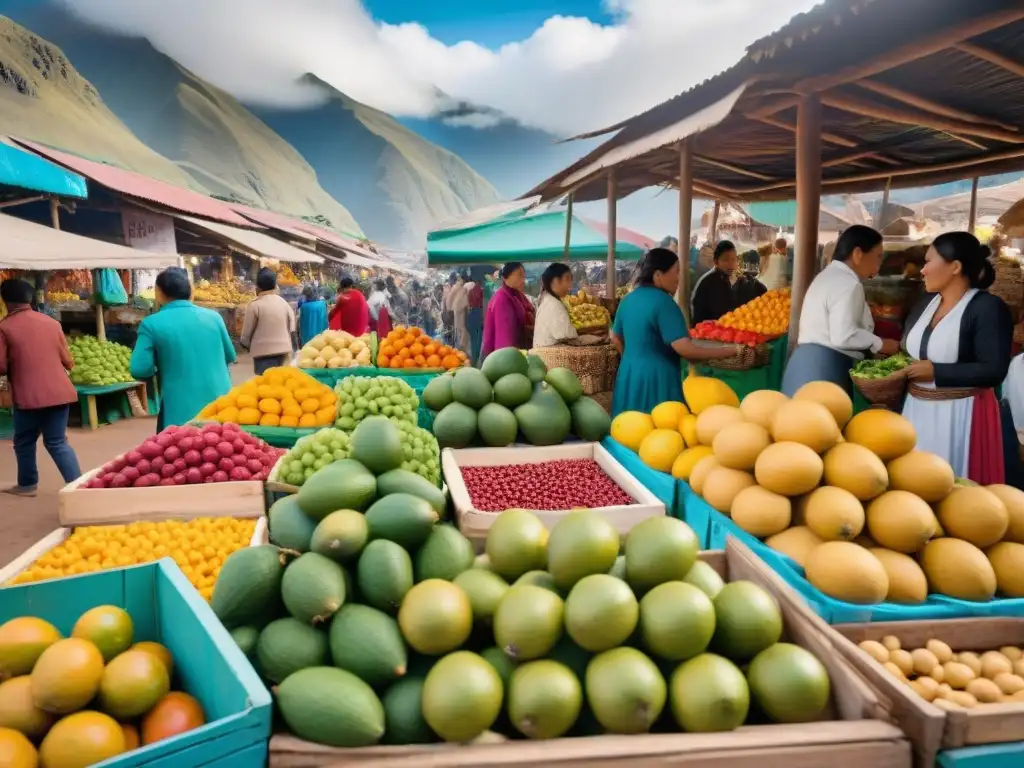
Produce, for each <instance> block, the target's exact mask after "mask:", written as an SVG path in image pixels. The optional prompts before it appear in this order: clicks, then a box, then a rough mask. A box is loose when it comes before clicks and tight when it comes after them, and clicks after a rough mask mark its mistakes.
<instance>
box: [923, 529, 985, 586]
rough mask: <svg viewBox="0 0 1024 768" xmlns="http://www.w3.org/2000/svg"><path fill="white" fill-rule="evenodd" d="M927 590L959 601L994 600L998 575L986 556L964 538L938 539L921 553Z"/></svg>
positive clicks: (931, 542) (929, 543)
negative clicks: (926, 579) (926, 578)
mask: <svg viewBox="0 0 1024 768" xmlns="http://www.w3.org/2000/svg"><path fill="white" fill-rule="evenodd" d="M920 561H921V568H923V569H924V575H925V576H927V577H928V590H929V591H930V592H937V593H938V594H940V595H946V596H948V597H955V598H958V599H960V600H978V601H984V600H991V599H992V596H993V595H995V593H996V572H995V570H994V569H993V568H992V563H990V562H989V561H988V558H987V557H985V553H984V552H982V551H981V550H980V549H978V548H977V547H976V546H974V545H973V544H971V543H970V542H967V541H963V540H962V539H951V538H945V539H935V540H934V541H930V542H928V544H927V545H926V546H925V548H924V550H922V552H921V558H920Z"/></svg>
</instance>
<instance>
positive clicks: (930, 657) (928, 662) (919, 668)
mask: <svg viewBox="0 0 1024 768" xmlns="http://www.w3.org/2000/svg"><path fill="white" fill-rule="evenodd" d="M910 660H911V661H912V662H913V664H914V672H916V673H917V674H919V675H927V674H928V673H929V672H931V671H932V670H933V669H935V667H937V666H938V665H939V660H938V659H937V658H936V657H935V654H934V653H932V652H931V651H929V650H927V649H926V648H918V649H917V650H915V651H911V652H910Z"/></svg>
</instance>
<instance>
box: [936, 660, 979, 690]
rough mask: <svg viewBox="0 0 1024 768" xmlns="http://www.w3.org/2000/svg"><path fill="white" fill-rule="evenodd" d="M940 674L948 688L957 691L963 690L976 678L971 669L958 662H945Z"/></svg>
mask: <svg viewBox="0 0 1024 768" xmlns="http://www.w3.org/2000/svg"><path fill="white" fill-rule="evenodd" d="M942 672H943V674H944V675H945V681H946V682H947V683H949V685H950V687H951V688H954V689H959V690H962V689H963V688H965V687H966V686H967V684H968V683H969V682H971V680H974V679H975V678H976V677H977V675H976V674H974V670H973V669H971V668H970V667H969V666H967V665H966V664H963V663H961V662H959V661H949V662H946V663H945V664H943V665H942Z"/></svg>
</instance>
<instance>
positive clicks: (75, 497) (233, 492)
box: [57, 468, 266, 528]
mask: <svg viewBox="0 0 1024 768" xmlns="http://www.w3.org/2000/svg"><path fill="white" fill-rule="evenodd" d="M99 471H100V468H96V469H92V470H90V471H88V472H86V473H85V474H84V475H82V476H81V477H80V478H78V479H77V480H75V481H73V482H71V483H68V484H67V485H66V486H65V487H64V488H62V489H61V491H60V492H59V493H58V494H57V504H58V514H59V517H60V524H61V525H63V526H65V527H67V528H76V527H78V526H80V525H106V524H117V523H133V522H142V521H153V522H156V521H160V520H191V519H192V518H194V517H259V516H260V515H262V514H263V513H264V512H266V500H265V498H264V494H263V483H262V482H261V481H259V480H244V481H235V482H228V483H202V484H200V485H155V486H150V487H149V488H84V487H82V486H84V485H85V484H86V483H88V482H89V480H91V479H92V478H93V477H94V476H95V475H96V474H97V473H98V472H99Z"/></svg>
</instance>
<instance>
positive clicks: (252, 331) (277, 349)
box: [239, 267, 295, 376]
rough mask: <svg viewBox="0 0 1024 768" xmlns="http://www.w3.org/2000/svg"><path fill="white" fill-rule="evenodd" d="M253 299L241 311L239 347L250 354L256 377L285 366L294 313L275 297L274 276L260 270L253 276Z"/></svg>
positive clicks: (290, 348)
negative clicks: (242, 313)
mask: <svg viewBox="0 0 1024 768" xmlns="http://www.w3.org/2000/svg"><path fill="white" fill-rule="evenodd" d="M256 291H257V293H256V298H255V299H253V300H252V301H251V302H250V303H249V306H248V307H246V310H245V320H244V321H243V322H242V337H241V339H239V341H240V342H241V344H242V346H243V347H245V348H246V349H248V350H249V352H250V353H251V354H252V367H253V371H255V373H256V375H257V376H259V375H261V374H262V373H264V372H265V371H266V370H267V369H268V368H274V367H276V366H279V365H287V364H288V360H289V358H290V357H291V354H292V352H293V351H294V349H295V341H294V339H295V313H294V312H293V311H292V308H291V306H290V305H289V304H288V302H287V301H285V300H284V299H282V298H281V297H280V296H279V295H278V293H277V275H275V274H274V272H273V270H270V269H267V268H266V267H264V268H263V269H261V270H260V271H259V274H258V275H257V276H256Z"/></svg>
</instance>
